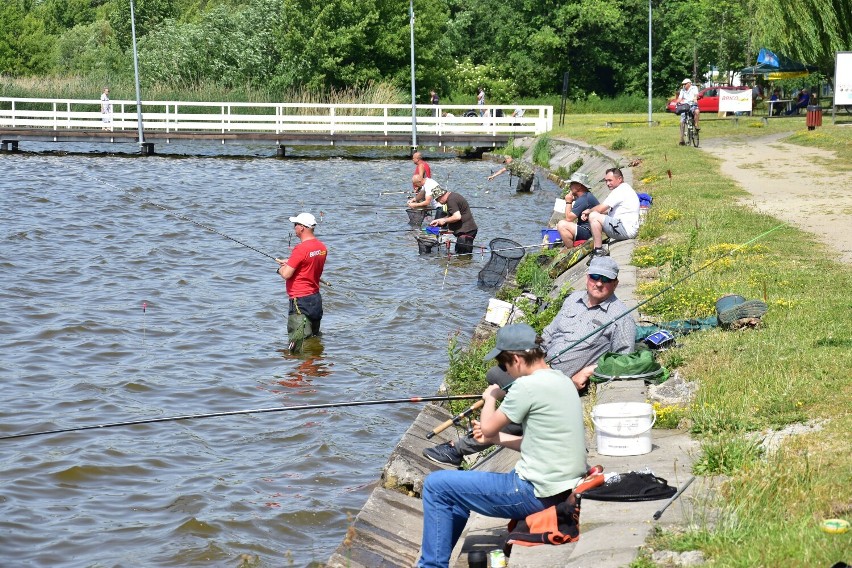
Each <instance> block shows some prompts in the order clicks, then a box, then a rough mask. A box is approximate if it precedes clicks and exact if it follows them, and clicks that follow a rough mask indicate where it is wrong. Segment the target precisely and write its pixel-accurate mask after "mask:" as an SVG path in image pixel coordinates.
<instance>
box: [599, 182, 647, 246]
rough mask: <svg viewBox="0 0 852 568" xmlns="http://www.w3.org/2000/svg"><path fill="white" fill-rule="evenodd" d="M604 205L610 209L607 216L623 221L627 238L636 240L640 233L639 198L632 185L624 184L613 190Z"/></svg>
mask: <svg viewBox="0 0 852 568" xmlns="http://www.w3.org/2000/svg"><path fill="white" fill-rule="evenodd" d="M604 205H608V206H609V207H610V210H609V213H607V215H608V216H610V217H612V218H613V219H617V220H619V221H621V224H622V225H624V228H625V229H627V237H628V238H630V239H633V238H635V237H636V235H637V233H639V196H638V195H636V192H635V191H634V190H633V188H632V187H631V186H630V184H629V183H624V182H622V183H621V184H620V185H619V186H618V187H616V188H615V189H613V190H612V191H611V192H610V193H609V195H607V197H606V199H604Z"/></svg>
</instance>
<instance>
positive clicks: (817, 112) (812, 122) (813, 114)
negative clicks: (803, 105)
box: [806, 105, 822, 130]
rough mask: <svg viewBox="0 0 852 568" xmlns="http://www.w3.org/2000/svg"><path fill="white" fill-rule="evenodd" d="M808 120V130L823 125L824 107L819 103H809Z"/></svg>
mask: <svg viewBox="0 0 852 568" xmlns="http://www.w3.org/2000/svg"><path fill="white" fill-rule="evenodd" d="M806 121H807V125H808V130H813V129H814V128H816V127H817V126H822V107H821V106H819V105H808V117H807V119H806Z"/></svg>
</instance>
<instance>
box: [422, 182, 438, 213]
mask: <svg viewBox="0 0 852 568" xmlns="http://www.w3.org/2000/svg"><path fill="white" fill-rule="evenodd" d="M436 187H438V182H437V181H435V180H433V179H432V178H423V190H424V191H425V192H426V197H427V198H428V199H427V201H428V203H427V204H426V207H428V208H431V207H435V208H438V207H440V206H441V204H440V203H438V202H437V201H435V198H434V197H432V190H433V189H435V188H436Z"/></svg>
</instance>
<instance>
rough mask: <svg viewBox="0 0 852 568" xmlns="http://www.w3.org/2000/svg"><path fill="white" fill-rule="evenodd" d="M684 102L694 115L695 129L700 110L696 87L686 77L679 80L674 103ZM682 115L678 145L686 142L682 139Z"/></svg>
mask: <svg viewBox="0 0 852 568" xmlns="http://www.w3.org/2000/svg"><path fill="white" fill-rule="evenodd" d="M680 103H685V104H688V105H689V110H690V111H692V116H693V117H695V131H696V132H697V131H698V130H699V128H698V119H699V118H700V117H701V111H700V110H699V108H698V87H696V86H695V85H693V84H692V79H690V78H689V77H687V78H686V79H684V80H683V82H681V89H680V93H678V95H677V100H676V101H675V104H676V105H677V104H680ZM684 119H685V117H684V115H680V145H681V146H684V145H685V144H686V142H684V140H683V122H684Z"/></svg>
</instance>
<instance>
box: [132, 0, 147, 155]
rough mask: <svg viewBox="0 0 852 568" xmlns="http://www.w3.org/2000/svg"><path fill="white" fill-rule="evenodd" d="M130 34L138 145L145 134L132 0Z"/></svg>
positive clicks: (143, 140)
mask: <svg viewBox="0 0 852 568" xmlns="http://www.w3.org/2000/svg"><path fill="white" fill-rule="evenodd" d="M130 34H131V36H132V37H133V74H134V76H135V77H136V118H137V122H138V123H139V145H140V146H141V145H142V144H144V143H145V133H144V132H143V130H142V91H141V90H140V89H139V56H138V55H137V53H136V15H135V12H134V10H133V0H130Z"/></svg>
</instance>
